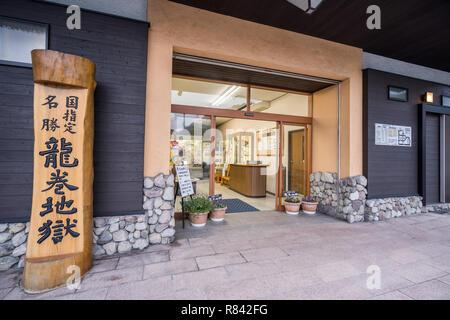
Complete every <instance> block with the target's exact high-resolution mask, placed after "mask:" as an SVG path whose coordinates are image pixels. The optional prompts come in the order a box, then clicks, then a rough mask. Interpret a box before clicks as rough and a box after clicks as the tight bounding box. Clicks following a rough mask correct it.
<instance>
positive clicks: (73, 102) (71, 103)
mask: <svg viewBox="0 0 450 320" xmlns="http://www.w3.org/2000/svg"><path fill="white" fill-rule="evenodd" d="M66 107H67V108H74V109H78V97H76V96H68V97H67V98H66Z"/></svg>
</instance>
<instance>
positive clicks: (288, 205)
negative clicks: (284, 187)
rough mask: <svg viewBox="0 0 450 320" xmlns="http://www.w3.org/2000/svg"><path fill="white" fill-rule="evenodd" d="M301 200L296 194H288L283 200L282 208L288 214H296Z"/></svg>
mask: <svg viewBox="0 0 450 320" xmlns="http://www.w3.org/2000/svg"><path fill="white" fill-rule="evenodd" d="M300 205H301V201H300V199H299V198H298V197H296V196H288V197H287V198H286V199H285V200H284V208H285V211H286V213H287V214H289V215H293V216H295V215H298V213H299V211H300Z"/></svg>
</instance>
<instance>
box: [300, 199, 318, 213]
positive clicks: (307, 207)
mask: <svg viewBox="0 0 450 320" xmlns="http://www.w3.org/2000/svg"><path fill="white" fill-rule="evenodd" d="M318 204H319V203H318V202H304V201H303V202H302V209H303V212H304V213H306V214H310V215H313V214H316V209H317V205H318Z"/></svg>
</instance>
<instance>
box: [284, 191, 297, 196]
mask: <svg viewBox="0 0 450 320" xmlns="http://www.w3.org/2000/svg"><path fill="white" fill-rule="evenodd" d="M283 196H284V197H296V196H298V191H295V190H287V191H284V192H283Z"/></svg>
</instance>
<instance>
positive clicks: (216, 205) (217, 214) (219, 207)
mask: <svg viewBox="0 0 450 320" xmlns="http://www.w3.org/2000/svg"><path fill="white" fill-rule="evenodd" d="M212 205H213V210H212V211H211V214H210V215H209V218H210V219H211V220H212V221H214V222H222V221H223V219H225V211H227V206H226V205H225V204H223V203H222V202H220V201H213V203H212Z"/></svg>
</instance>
